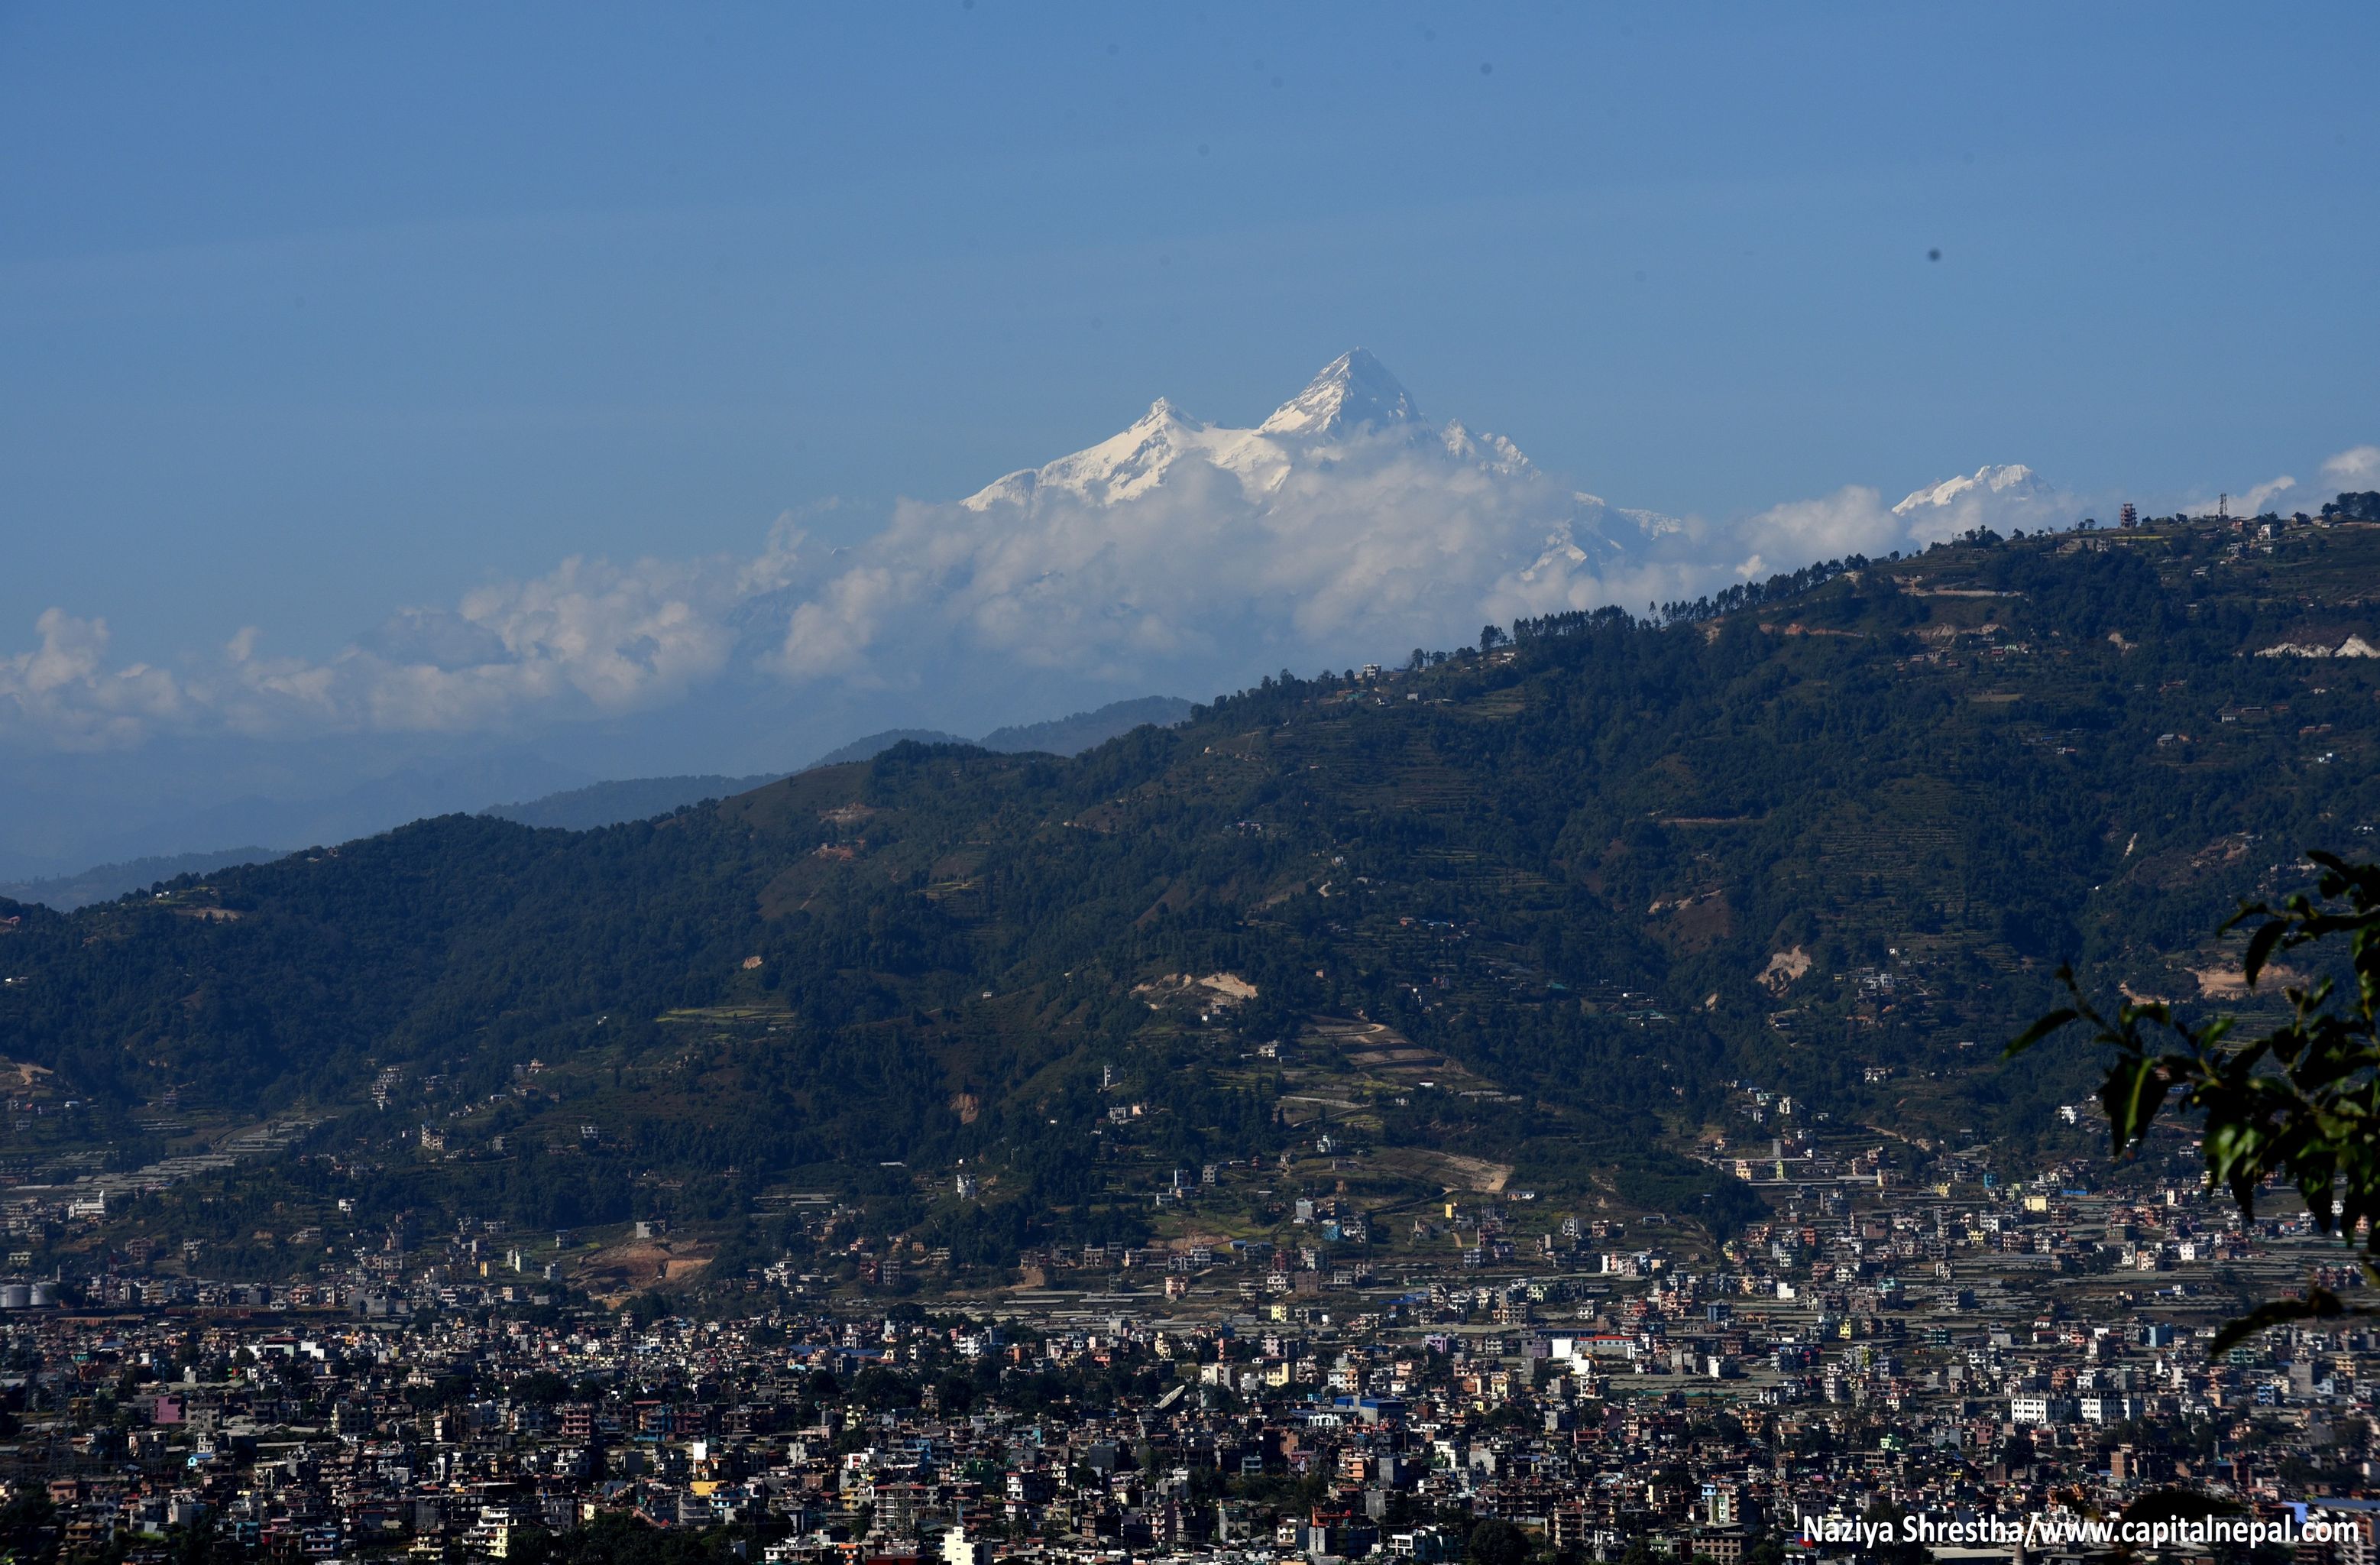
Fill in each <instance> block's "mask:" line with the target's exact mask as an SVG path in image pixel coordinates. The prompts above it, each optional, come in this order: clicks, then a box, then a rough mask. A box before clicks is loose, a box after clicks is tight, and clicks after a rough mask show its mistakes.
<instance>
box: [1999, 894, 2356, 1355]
mask: <svg viewBox="0 0 2380 1565" xmlns="http://www.w3.org/2000/svg"><path fill="white" fill-rule="evenodd" d="M2306 857H2307V858H2308V859H2309V860H2310V861H2312V862H2313V864H2314V865H2315V866H2316V867H2318V868H2320V870H2321V871H2322V874H2321V877H2320V878H2319V880H2317V881H2316V882H2315V893H2316V894H2315V895H2313V896H2311V897H2310V896H2307V895H2305V894H2304V893H2302V892H2300V893H2298V894H2297V895H2294V896H2290V897H2288V898H2286V899H2284V901H2283V902H2282V904H2281V905H2280V906H2279V907H2277V908H2276V907H2274V906H2272V905H2270V904H2266V903H2261V902H2259V903H2249V902H2242V903H2241V904H2240V911H2239V912H2238V913H2236V914H2234V915H2233V916H2231V918H2230V919H2229V920H2228V922H2226V923H2225V925H2224V926H2223V928H2224V931H2225V932H2226V933H2228V932H2229V931H2230V930H2232V929H2236V928H2241V927H2243V926H2253V928H2252V929H2251V931H2250V934H2249V937H2248V949H2247V951H2246V952H2245V954H2244V955H2243V957H2242V959H2241V964H2240V966H2241V973H2242V976H2243V977H2245V978H2246V979H2247V983H2248V987H2249V989H2251V990H2253V989H2254V988H2255V986H2256V982H2257V980H2258V979H2259V978H2260V977H2263V976H2264V974H2265V969H2266V967H2267V965H2268V964H2270V963H2271V962H2272V959H2273V958H2274V957H2275V956H2277V955H2280V954H2283V953H2285V952H2293V951H2296V950H2298V949H2300V948H2301V947H2305V946H2311V945H2313V944H2315V943H2317V942H2320V941H2324V940H2332V941H2335V940H2336V939H2337V938H2338V936H2341V935H2344V936H2346V937H2347V940H2348V967H2349V970H2350V974H2349V976H2350V982H2351V986H2352V987H2351V989H2349V990H2348V991H2346V992H2345V993H2342V992H2341V991H2340V989H2339V987H2338V980H2337V979H2336V978H2335V977H2320V978H2317V979H2314V980H2313V981H2311V982H2308V983H2303V984H2293V985H2290V986H2289V987H2288V988H2287V989H2284V990H2283V991H2282V992H2283V994H2284V996H2285V997H2286V998H2287V999H2288V1001H2289V1019H2288V1020H2287V1021H2285V1022H2283V1023H2282V1024H2281V1025H2279V1026H2277V1027H2275V1028H2273V1029H2272V1030H2271V1031H2270V1032H2267V1033H2265V1034H2264V1035H2263V1036H2262V1037H2253V1038H2249V1039H2247V1040H2245V1041H2239V1042H2235V1041H2233V1039H2232V1037H2231V1034H2232V1031H2233V1028H2234V1025H2235V1019H2234V1018H2232V1017H2229V1016H2218V1017H2216V1018H2214V1019H2213V1020H2211V1021H2207V1022H2204V1023H2200V1024H2198V1025H2194V1026H2193V1025H2185V1024H2183V1023H2182V1022H2180V1021H2178V1020H2176V1019H2175V1017H2174V1015H2173V1013H2172V1012H2171V1010H2170V1009H2169V1008H2168V1007H2167V1006H2166V1005H2164V1004H2163V1003H2161V1002H2157V1001H2127V1002H2126V1003H2125V1004H2123V1005H2122V1006H2120V1007H2119V1008H2118V1009H2117V1011H2116V1013H2115V1014H2114V1015H2113V1016H2112V1017H2110V1016H2108V1015H2107V1013H2104V1012H2102V1011H2100V1010H2098V1009H2096V1008H2095V1007H2094V1006H2093V1005H2092V1004H2091V1002H2090V1001H2088V1000H2087V999H2085V998H2084V997H2083V990H2082V988H2081V986H2080V985H2079V984H2077V983H2076V981H2075V978H2074V974H2073V971H2072V969H2071V968H2067V967H2061V968H2060V969H2059V970H2058V977H2059V979H2060V980H2061V981H2062V982H2063V983H2064V984H2065V985H2066V988H2067V991H2068V993H2069V994H2070V996H2071V997H2072V1001H2073V1003H2071V1004H2070V1005H2067V1006H2063V1007H2060V1008H2059V1009H2058V1010H2055V1011H2052V1012H2050V1013H2048V1014H2046V1015H2045V1016H2043V1017H2042V1018H2041V1019H2040V1020H2038V1021H2036V1022H2034V1025H2032V1026H2031V1027H2029V1028H2027V1029H2026V1030H2025V1031H2024V1033H2023V1034H2022V1036H2020V1037H2017V1038H2016V1039H2015V1041H2013V1042H2011V1043H2010V1045H2009V1047H2008V1053H2009V1055H2010V1057H2013V1056H2015V1055H2017V1054H2021V1053H2022V1052H2023V1051H2024V1050H2026V1049H2030V1048H2032V1047H2033V1046H2034V1044H2036V1043H2039V1042H2040V1041H2041V1040H2042V1039H2044V1038H2046V1037H2051V1036H2052V1035H2054V1034H2057V1033H2059V1032H2062V1031H2064V1030H2065V1029H2066V1028H2067V1027H2069V1026H2071V1025H2077V1024H2080V1025H2085V1026H2088V1027H2090V1028H2092V1029H2093V1035H2094V1039H2095V1041H2096V1042H2098V1043H2100V1044H2102V1045H2104V1046H2106V1047H2107V1048H2109V1049H2114V1050H2115V1054H2116V1058H2115V1060H2114V1062H2113V1063H2111V1064H2110V1065H2109V1066H2108V1068H2107V1079H2106V1080H2105V1081H2104V1082H2102V1083H2101V1084H2100V1087H2099V1101H2100V1102H2101V1103H2102V1104H2104V1105H2105V1106H2106V1108H2107V1127H2108V1135H2109V1139H2110V1141H2111V1142H2112V1143H2113V1151H2114V1153H2115V1155H2116V1156H2119V1157H2120V1156H2122V1155H2124V1154H2125V1153H2126V1152H2129V1151H2131V1150H2132V1149H2134V1148H2136V1147H2138V1146H2141V1145H2142V1143H2143V1141H2144V1140H2145V1139H2146V1137H2147V1135H2148V1134H2149V1131H2150V1128H2151V1127H2152V1126H2153V1125H2154V1124H2155V1122H2156V1118H2157V1115H2158V1114H2159V1113H2160V1112H2161V1111H2162V1110H2164V1109H2165V1108H2166V1106H2167V1105H2168V1103H2179V1105H2180V1107H2181V1109H2183V1110H2195V1111H2197V1112H2200V1113H2203V1114H2204V1116H2205V1139H2204V1146H2205V1156H2206V1182H2207V1183H2208V1185H2209V1186H2210V1187H2214V1186H2221V1187H2222V1188H2224V1189H2227V1190H2228V1191H2230V1193H2231V1196H2232V1199H2233V1200H2235V1201H2237V1202H2238V1203H2239V1206H2240V1212H2241V1213H2242V1214H2243V1215H2247V1216H2253V1215H2254V1212H2255V1198H2256V1191H2257V1189H2258V1187H2259V1186H2261V1185H2263V1184H2264V1183H2265V1182H2266V1181H2267V1180H2270V1179H2275V1178H2278V1179H2285V1180H2287V1181H2288V1182H2289V1183H2291V1184H2293V1185H2295V1186H2296V1187H2297V1191H2298V1194H2299V1195H2301V1196H2302V1197H2304V1199H2305V1204H2306V1210H2307V1211H2308V1212H2309V1213H2311V1214H2312V1215H2313V1222H2314V1226H2315V1227H2316V1228H2318V1229H2319V1230H2321V1231H2323V1232H2325V1233H2336V1234H2338V1236H2339V1238H2340V1239H2342V1240H2343V1241H2345V1242H2346V1243H2348V1244H2354V1243H2355V1235H2356V1232H2357V1231H2358V1229H2359V1228H2362V1230H2363V1232H2364V1235H2365V1237H2364V1241H2363V1254H2362V1256H2361V1257H2360V1258H2361V1261H2362V1267H2363V1272H2364V1275H2365V1277H2366V1278H2367V1279H2370V1280H2374V1282H2380V1268H2375V1267H2374V1258H2375V1256H2380V1221H2375V1220H2374V1219H2380V865H2372V864H2349V863H2347V862H2346V861H2344V860H2342V859H2340V858H2338V856H2337V855H2332V854H2326V853H2309V854H2307V855H2306ZM2370 1313H2372V1312H2371V1311H2370V1310H2367V1309H2361V1308H2358V1309H2350V1308H2349V1307H2348V1306H2347V1305H2345V1304H2341V1303H2340V1302H2339V1299H2338V1295H2337V1294H2335V1293H2333V1292H2330V1291H2329V1290H2328V1289H2326V1288H2321V1287H2312V1286H2310V1287H2308V1288H2307V1290H2306V1292H2305V1296H2304V1297H2302V1298H2297V1299H2275V1300H2271V1301H2268V1302H2266V1303H2265V1304H2259V1305H2258V1306H2256V1308H2254V1309H2253V1310H2251V1311H2250V1312H2249V1313H2248V1314H2246V1315H2245V1316H2241V1317H2240V1318H2239V1319H2238V1320H2235V1321H2233V1322H2231V1323H2230V1324H2229V1325H2228V1326H2226V1327H2225V1328H2223V1330H2222V1331H2220V1332H2218V1333H2217V1334H2216V1338H2215V1341H2214V1342H2213V1343H2212V1345H2211V1346H2210V1348H2209V1353H2210V1354H2213V1353H2222V1352H2224V1351H2225V1350H2226V1349H2228V1348H2229V1347H2231V1346H2232V1345H2233V1344H2234V1343H2237V1342H2239V1341H2241V1340H2242V1339H2244V1338H2246V1337H2249V1336H2251V1335H2253V1334H2254V1333H2255V1332H2258V1331H2261V1330H2263V1329H2265V1328H2266V1327H2269V1326H2277V1325H2279V1324H2282V1323H2283V1322H2286V1321H2291V1320H2309V1319H2327V1318H2332V1317H2335V1316H2342V1315H2368V1314H2370Z"/></svg>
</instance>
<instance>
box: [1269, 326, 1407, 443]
mask: <svg viewBox="0 0 2380 1565" xmlns="http://www.w3.org/2000/svg"><path fill="white" fill-rule="evenodd" d="M1422 423H1423V419H1422V416H1421V413H1420V411H1419V410H1418V409H1417V408H1415V406H1414V404H1413V398H1412V397H1410V396H1408V395H1406V394H1405V388H1404V387H1403V386H1402V385H1400V384H1398V383H1397V378H1396V377H1395V376H1394V375H1391V374H1390V373H1389V369H1388V366H1387V365H1385V364H1382V363H1381V362H1380V361H1379V360H1378V359H1377V358H1373V357H1372V356H1371V354H1370V353H1368V352H1366V350H1365V349H1363V348H1360V347H1359V348H1356V349H1354V351H1352V352H1349V353H1342V354H1341V355H1340V356H1339V357H1338V358H1334V359H1332V360H1331V361H1330V363H1329V364H1326V365H1324V366H1323V368H1322V372H1321V373H1320V374H1318V375H1317V376H1315V377H1314V379H1313V380H1312V381H1311V382H1308V383H1307V385H1306V388H1305V390H1304V391H1302V392H1299V393H1298V394H1296V395H1295V396H1293V397H1291V398H1290V399H1289V400H1288V401H1287V402H1284V403H1282V404H1281V406H1279V407H1276V408H1274V409H1273V410H1272V417H1270V418H1269V419H1266V420H1265V421H1264V422H1263V423H1261V424H1259V425H1257V433H1259V434H1267V435H1281V436H1288V437H1293V438H1294V439H1298V440H1304V441H1313V440H1321V439H1328V438H1330V437H1334V436H1342V435H1347V434H1352V433H1354V431H1357V430H1361V429H1366V428H1371V429H1378V430H1386V429H1391V428H1393V427H1395V426H1397V425H1400V424H1415V425H1419V424H1422Z"/></svg>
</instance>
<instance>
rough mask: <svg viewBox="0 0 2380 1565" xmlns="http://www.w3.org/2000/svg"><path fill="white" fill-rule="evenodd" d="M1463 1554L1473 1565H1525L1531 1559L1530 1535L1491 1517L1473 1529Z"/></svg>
mask: <svg viewBox="0 0 2380 1565" xmlns="http://www.w3.org/2000/svg"><path fill="white" fill-rule="evenodd" d="M1463 1554H1464V1556H1465V1557H1466V1558H1468V1559H1470V1561H1471V1565H1523V1562H1524V1561H1525V1560H1526V1559H1528V1558H1529V1535H1528V1534H1526V1533H1524V1532H1523V1531H1521V1529H1520V1528H1518V1527H1516V1526H1514V1525H1513V1524H1512V1523H1510V1522H1507V1521H1504V1520H1502V1519H1501V1518H1499V1517H1490V1518H1489V1519H1488V1520H1487V1521H1485V1522H1482V1523H1479V1525H1477V1526H1475V1527H1474V1528H1472V1529H1471V1542H1470V1544H1469V1546H1468V1547H1465V1548H1464V1550H1463Z"/></svg>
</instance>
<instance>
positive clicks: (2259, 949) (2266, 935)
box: [2240, 919, 2289, 989]
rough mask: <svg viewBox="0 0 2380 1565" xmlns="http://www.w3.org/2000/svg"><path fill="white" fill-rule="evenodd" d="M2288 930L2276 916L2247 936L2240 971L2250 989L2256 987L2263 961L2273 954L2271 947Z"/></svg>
mask: <svg viewBox="0 0 2380 1565" xmlns="http://www.w3.org/2000/svg"><path fill="white" fill-rule="evenodd" d="M2288 933H2289V926H2288V925H2287V924H2284V923H2282V922H2281V921H2280V920H2279V919H2275V920H2273V921H2272V922H2271V923H2269V924H2266V925H2265V926H2264V927H2263V928H2260V929H2258V930H2257V931H2256V932H2255V933H2254V934H2253V935H2252V936H2250V937H2249V939H2248V954H2247V957H2246V959H2245V960H2243V961H2242V962H2241V963H2240V973H2241V974H2242V975H2243V976H2245V977H2246V978H2247V980H2248V987H2249V988H2250V989H2254V988H2255V987H2256V977H2257V975H2258V974H2260V973H2262V972H2264V970H2265V962H2266V961H2268V960H2269V959H2270V958H2271V956H2272V954H2273V948H2274V947H2275V946H2277V945H2278V944H2280V943H2281V937H2282V936H2283V935H2285V934H2288Z"/></svg>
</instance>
